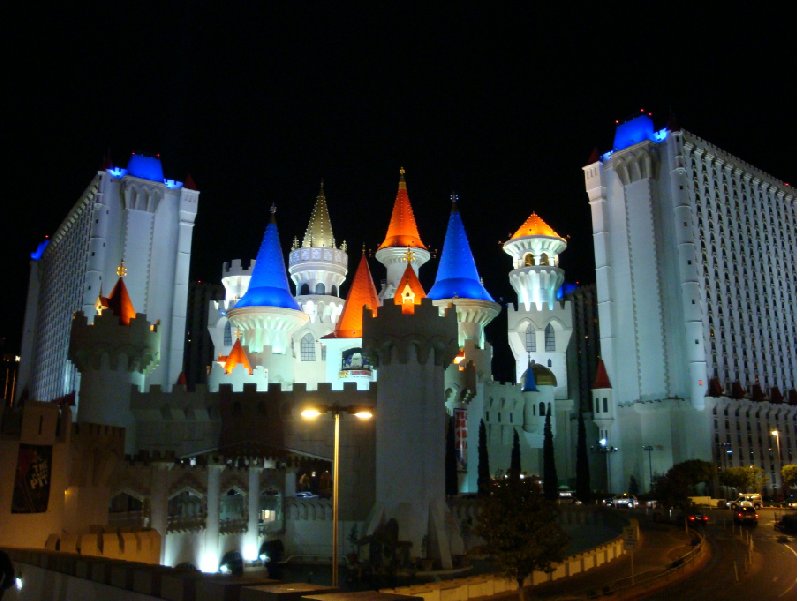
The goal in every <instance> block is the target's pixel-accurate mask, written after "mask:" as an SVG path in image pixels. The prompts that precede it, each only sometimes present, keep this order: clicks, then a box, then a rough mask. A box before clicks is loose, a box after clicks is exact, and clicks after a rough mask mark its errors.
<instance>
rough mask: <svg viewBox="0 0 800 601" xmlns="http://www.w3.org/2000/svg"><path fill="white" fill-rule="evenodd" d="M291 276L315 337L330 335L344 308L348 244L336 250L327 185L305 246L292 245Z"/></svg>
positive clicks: (310, 224) (322, 184)
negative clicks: (340, 288) (341, 290)
mask: <svg viewBox="0 0 800 601" xmlns="http://www.w3.org/2000/svg"><path fill="white" fill-rule="evenodd" d="M289 275H290V276H291V278H292V281H293V282H294V285H295V288H296V296H297V301H298V303H299V304H300V308H301V309H302V311H303V312H304V313H305V314H306V315H308V317H309V327H310V328H311V330H312V331H313V333H314V337H315V338H317V339H319V338H321V337H322V336H324V335H325V334H328V333H330V331H331V330H332V329H333V327H334V325H335V324H336V322H337V321H338V320H339V315H341V313H342V307H343V306H344V300H343V299H342V298H340V297H339V287H340V286H341V285H342V283H343V282H344V280H345V277H346V276H347V243H346V242H344V243H342V245H341V246H340V247H339V248H336V241H335V239H334V237H333V227H332V226H331V219H330V216H329V215H328V205H327V203H326V200H325V187H324V183H321V184H320V187H319V194H317V199H316V202H315V204H314V209H313V211H312V212H311V219H310V220H309V222H308V228H307V229H306V233H305V236H303V242H302V245H301V244H299V243H298V242H297V239H296V238H295V242H294V244H293V245H292V251H291V252H290V253H289Z"/></svg>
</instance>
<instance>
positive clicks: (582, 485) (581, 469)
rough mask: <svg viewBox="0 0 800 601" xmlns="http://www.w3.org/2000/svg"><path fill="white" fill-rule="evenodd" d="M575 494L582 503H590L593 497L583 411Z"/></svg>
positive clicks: (579, 431)
mask: <svg viewBox="0 0 800 601" xmlns="http://www.w3.org/2000/svg"><path fill="white" fill-rule="evenodd" d="M575 496H577V497H578V500H579V501H580V502H581V503H588V502H589V501H590V500H591V498H592V487H591V484H590V480H589V449H588V447H587V445H586V424H584V423H583V412H582V411H578V458H577V460H576V462H575Z"/></svg>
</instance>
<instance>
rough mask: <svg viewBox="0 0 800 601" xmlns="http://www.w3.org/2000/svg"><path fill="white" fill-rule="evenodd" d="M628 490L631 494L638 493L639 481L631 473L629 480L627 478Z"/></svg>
mask: <svg viewBox="0 0 800 601" xmlns="http://www.w3.org/2000/svg"><path fill="white" fill-rule="evenodd" d="M628 492H629V493H631V494H632V495H638V494H639V482H638V480H636V478H635V477H634V476H633V474H631V478H630V480H628Z"/></svg>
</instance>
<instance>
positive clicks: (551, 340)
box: [544, 323, 556, 353]
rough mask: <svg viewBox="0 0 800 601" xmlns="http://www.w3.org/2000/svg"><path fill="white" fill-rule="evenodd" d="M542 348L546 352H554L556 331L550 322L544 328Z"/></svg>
mask: <svg viewBox="0 0 800 601" xmlns="http://www.w3.org/2000/svg"><path fill="white" fill-rule="evenodd" d="M544 350H545V352H546V353H555V352H556V331H555V330H554V329H553V324H550V323H548V324H547V327H546V328H545V329H544Z"/></svg>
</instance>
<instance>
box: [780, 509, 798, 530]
mask: <svg viewBox="0 0 800 601" xmlns="http://www.w3.org/2000/svg"><path fill="white" fill-rule="evenodd" d="M775 530H777V531H778V532H783V533H784V534H793V535H797V514H796V513H787V514H786V515H784V516H783V517H781V519H780V520H778V521H777V522H775Z"/></svg>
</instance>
